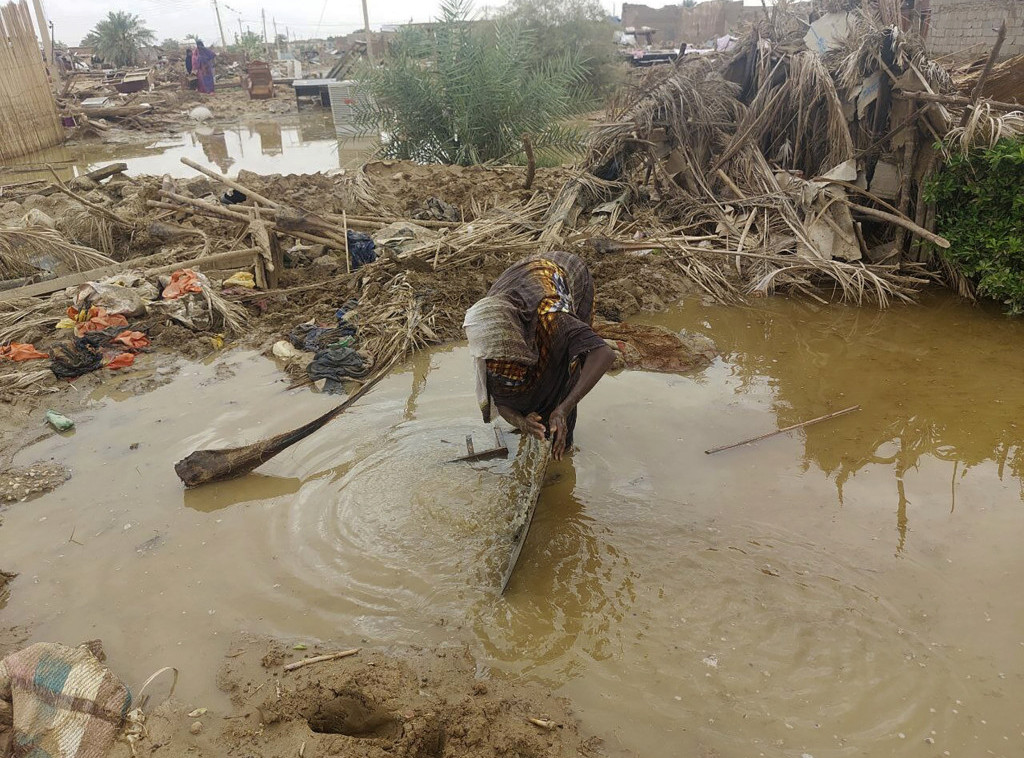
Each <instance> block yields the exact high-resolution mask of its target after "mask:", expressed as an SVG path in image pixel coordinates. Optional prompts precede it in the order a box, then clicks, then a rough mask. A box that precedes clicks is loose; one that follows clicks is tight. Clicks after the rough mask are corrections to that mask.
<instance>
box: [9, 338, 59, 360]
mask: <svg viewBox="0 0 1024 758" xmlns="http://www.w3.org/2000/svg"><path fill="white" fill-rule="evenodd" d="M49 357H50V356H48V355H47V354H46V353H40V352H39V351H38V350H36V349H35V347H34V346H33V345H29V344H27V343H25V342H12V343H11V344H9V345H0V358H9V359H10V360H12V361H33V360H36V359H37V358H49Z"/></svg>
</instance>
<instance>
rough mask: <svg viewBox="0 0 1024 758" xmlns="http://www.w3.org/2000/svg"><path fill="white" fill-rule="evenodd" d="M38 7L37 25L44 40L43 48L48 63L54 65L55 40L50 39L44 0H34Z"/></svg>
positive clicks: (40, 36) (35, 5)
mask: <svg viewBox="0 0 1024 758" xmlns="http://www.w3.org/2000/svg"><path fill="white" fill-rule="evenodd" d="M32 5H33V6H34V7H35V9H36V25H37V26H38V27H39V39H41V40H42V41H43V49H44V50H45V51H46V65H47V66H52V65H53V40H52V39H50V30H49V28H47V24H46V14H45V13H43V3H42V0H32Z"/></svg>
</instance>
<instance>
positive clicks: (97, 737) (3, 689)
mask: <svg viewBox="0 0 1024 758" xmlns="http://www.w3.org/2000/svg"><path fill="white" fill-rule="evenodd" d="M0 700H6V701H7V702H9V703H12V704H13V715H14V734H13V743H12V745H11V747H12V753H11V754H12V756H14V758H104V757H105V756H106V755H107V753H108V752H109V751H110V749H111V747H112V746H113V744H114V740H115V739H116V738H117V735H118V733H119V731H120V729H121V724H122V723H123V722H124V717H125V714H127V712H128V708H129V706H130V705H131V693H130V692H129V691H128V688H127V687H125V686H124V684H122V683H121V681H120V680H119V679H118V678H117V677H116V676H114V675H113V674H112V673H111V672H110V670H109V669H107V668H106V667H105V666H104V665H103V664H102V663H100V662H99V660H98V659H97V658H96V656H94V655H93V654H92V653H91V652H90V651H89V649H88V648H86V647H78V648H70V647H67V646H65V645H61V644H58V643H53V642H40V643H37V644H35V645H31V646H29V647H27V648H25V649H24V650H21V651H19V652H17V653H12V654H11V655H9V656H7V657H6V658H4V659H3V661H0Z"/></svg>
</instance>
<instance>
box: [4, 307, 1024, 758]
mask: <svg viewBox="0 0 1024 758" xmlns="http://www.w3.org/2000/svg"><path fill="white" fill-rule="evenodd" d="M647 320H653V321H656V322H658V323H663V324H667V325H671V326H672V327H676V328H684V327H685V328H687V329H690V330H694V331H700V332H703V333H706V334H708V335H710V336H711V337H713V338H714V339H715V340H716V342H717V343H718V346H719V348H720V349H721V351H722V357H721V358H720V359H718V360H717V361H716V362H715V363H714V364H713V365H712V366H711V367H709V368H708V369H707V370H705V371H703V372H701V373H700V374H697V375H694V376H690V377H678V376H665V375H656V374H644V373H629V372H627V373H621V374H618V375H615V376H611V377H608V378H606V379H605V380H604V381H602V382H601V383H600V384H599V385H598V387H597V388H596V389H595V390H594V392H593V393H592V394H591V396H589V397H588V398H587V399H586V400H585V401H584V402H583V404H582V406H581V412H580V420H579V425H578V427H577V442H578V444H579V446H580V447H579V450H578V451H577V452H576V453H575V455H574V456H573V457H572V458H571V460H567V461H565V462H562V463H559V464H553V465H552V466H551V468H550V470H549V480H550V483H549V484H548V486H547V487H546V488H545V489H544V491H543V493H542V495H541V499H540V503H539V506H538V510H537V516H536V520H535V522H534V527H533V530H532V532H531V533H530V537H529V540H528V542H527V544H526V546H525V549H524V551H523V555H522V558H521V560H520V564H519V567H518V570H517V573H516V575H515V576H514V577H513V579H512V583H511V585H510V587H509V592H508V593H507V595H506V596H505V597H500V596H498V595H497V593H496V591H495V587H496V584H497V582H498V578H499V576H500V570H501V564H502V561H503V559H504V555H505V553H506V551H507V549H508V544H507V541H506V538H507V535H506V534H505V531H504V529H503V527H504V525H505V524H506V523H507V522H506V519H507V509H508V502H507V500H508V487H507V482H508V476H507V472H508V469H509V465H510V464H509V463H508V462H504V461H496V462H491V463H485V464H479V465H476V466H475V467H470V466H468V465H445V464H444V463H443V461H445V460H447V459H449V458H452V457H455V456H457V455H459V454H461V453H462V451H463V449H464V447H463V446H464V438H465V436H466V434H469V433H473V434H475V435H476V437H477V439H478V449H479V447H480V446H481V442H486V441H487V440H489V439H490V437H489V434H490V432H489V430H488V429H487V428H486V427H484V426H483V424H482V423H480V421H479V419H478V417H477V416H476V411H475V406H476V404H475V402H474V399H473V383H472V380H471V374H470V370H469V356H468V354H467V352H466V350H465V348H463V347H458V346H457V347H453V348H446V349H440V350H437V351H435V352H433V353H431V354H429V355H428V354H423V355H420V356H419V357H417V358H416V359H415V360H413V361H412V362H411V363H410V364H409V365H408V366H407V367H406V368H405V369H404V370H403V371H401V372H400V373H398V374H397V375H395V376H393V377H392V378H390V379H388V380H387V381H386V382H384V383H383V384H382V385H380V387H379V388H378V389H376V390H374V391H373V392H372V393H371V394H370V395H369V396H367V397H366V398H365V399H364V400H362V401H360V403H359V404H358V405H357V406H356V407H355V408H354V409H353V410H352V411H350V412H349V413H348V414H347V415H345V416H344V417H342V418H341V419H339V420H338V421H336V422H334V423H333V424H332V425H330V426H328V427H327V428H325V429H324V430H322V431H321V432H319V433H318V434H316V435H314V436H313V437H312V438H310V439H308V440H306V441H304V442H302V443H301V444H299V445H297V446H296V447H295V448H293V449H291V450H288V451H287V452H286V453H284V454H282V455H281V456H279V457H278V458H276V459H274V460H273V461H271V462H269V463H268V464H266V465H265V466H263V467H262V468H261V469H260V471H259V473H258V474H255V475H251V476H249V477H247V478H245V479H242V480H240V481H236V482H229V483H224V484H219V485H215V486H211V487H208V488H204V489H200V490H197V491H190V492H185V491H183V489H182V487H181V485H180V484H179V482H178V481H177V479H176V478H175V475H174V472H173V470H172V464H173V462H174V461H175V460H177V459H179V458H181V457H182V456H184V455H185V454H187V453H188V452H190V451H191V450H194V449H196V448H199V447H211V446H219V445H227V444H233V443H238V442H240V441H253V440H255V439H257V438H260V437H263V436H266V435H268V434H270V433H273V432H279V431H282V430H284V429H287V428H291V427H293V426H295V425H297V424H298V423H299V422H301V421H304V420H306V419H308V418H311V417H312V416H314V415H315V414H317V413H319V412H321V411H322V410H324V409H325V408H327V407H328V406H330V405H331V404H332V402H333V400H332V399H331V398H327V397H321V396H317V395H315V394H312V393H310V392H308V391H306V390H297V391H289V390H288V389H287V385H286V383H284V382H283V381H282V380H281V374H280V373H279V371H278V370H277V368H276V367H275V365H274V364H273V363H272V362H271V361H268V360H267V359H264V358H262V357H259V356H257V355H253V354H251V353H244V352H233V353H228V354H226V355H223V356H221V357H219V358H218V359H216V360H214V361H212V362H210V363H207V364H185V365H183V366H182V369H181V372H180V373H179V374H178V375H177V377H176V378H175V379H174V380H173V381H172V382H170V383H169V384H167V385H165V386H163V387H161V388H159V389H156V390H154V391H153V392H151V393H149V394H146V395H142V396H133V395H130V394H129V393H127V392H124V391H121V390H119V389H118V387H117V385H116V384H112V385H110V386H109V387H108V388H107V389H106V390H105V391H104V392H103V394H102V395H98V396H97V397H96V401H97V402H96V403H95V405H94V407H93V408H92V409H91V410H90V411H89V412H88V413H86V414H84V415H81V416H80V417H79V418H77V421H78V426H77V429H76V431H75V432H74V433H73V434H71V435H70V436H67V437H59V436H53V437H50V438H48V439H46V440H44V441H42V442H39V443H37V444H35V445H33V446H32V447H30V448H28V449H26V450H24V451H22V452H21V453H20V454H19V455H18V457H17V459H16V461H15V463H16V464H28V463H31V462H33V461H36V460H39V459H48V458H51V457H52V458H55V459H56V460H58V461H60V462H64V463H66V464H67V465H68V466H69V467H70V468H71V469H72V470H73V473H74V477H73V479H72V480H71V481H70V482H68V483H67V484H66V485H64V486H62V487H61V488H59V489H58V490H56V491H54V492H53V493H50V494H48V495H46V496H43V497H41V498H39V499H37V500H34V501H31V502H28V503H23V504H17V505H15V506H13V507H11V508H10V509H9V510H8V511H7V512H6V513H5V514H4V525H3V526H2V527H0V540H2V544H3V560H2V566H0V567H2V568H5V569H8V570H16V571H18V572H20V574H21V575H20V577H19V578H18V579H16V580H15V581H14V583H13V584H12V586H11V600H10V602H9V604H8V605H7V607H6V608H5V609H4V610H3V611H2V613H0V622H2V623H3V624H5V625H9V624H31V625H32V636H33V638H34V639H39V640H51V639H55V640H62V641H65V642H78V641H80V640H83V639H90V638H95V637H99V638H102V639H103V641H104V644H105V647H106V650H107V652H108V654H109V656H110V664H111V665H112V666H113V667H114V670H115V671H118V672H119V673H121V674H123V675H124V676H126V678H127V679H128V680H129V682H130V683H131V684H132V685H133V686H135V687H137V686H138V684H139V683H140V682H141V681H142V680H143V679H144V678H145V677H146V676H147V675H148V674H150V673H151V672H153V671H154V670H156V669H157V668H160V667H162V666H166V665H173V666H176V667H178V668H179V669H180V670H181V674H182V679H181V684H180V685H179V694H180V695H181V697H182V698H183V699H184V700H186V701H187V702H188V703H194V704H195V705H196V706H206V707H211V708H214V707H218V706H222V705H223V700H222V699H221V698H222V697H223V696H222V695H220V694H219V693H218V692H217V691H216V687H215V683H214V676H213V673H214V672H215V671H216V668H217V667H218V665H219V664H220V662H221V661H223V656H224V654H225V653H226V652H227V648H228V638H229V636H230V635H231V633H232V632H234V631H235V630H237V629H239V628H242V629H248V630H252V631H258V632H267V633H271V634H276V635H282V636H284V637H286V638H287V639H289V640H292V641H295V642H301V641H307V642H308V641H311V640H313V639H321V638H327V639H331V640H334V641H335V642H337V643H339V644H344V643H351V644H353V645H359V644H368V645H374V646H377V645H388V644H398V643H402V644H405V643H413V644H422V645H433V644H440V643H444V642H447V641H451V640H455V641H465V642H467V643H468V644H469V646H470V649H471V650H472V651H473V652H474V653H475V654H476V655H477V657H478V659H479V661H480V666H481V670H480V674H481V676H502V677H512V678H518V677H524V678H530V679H534V680H538V681H541V682H543V683H546V684H548V685H549V686H550V687H551V688H552V689H554V690H556V691H558V692H559V693H561V694H564V695H566V696H568V697H569V698H571V699H572V701H573V702H574V704H575V706H576V710H577V714H578V716H579V718H580V719H581V720H582V722H583V727H584V729H585V730H586V731H588V732H591V733H595V734H598V735H600V736H601V737H603V738H604V740H605V745H606V749H607V751H608V752H609V754H611V755H620V756H643V757H644V758H662V757H664V758H669V757H675V756H720V757H721V758H732V757H734V756H735V757H736V758H741V757H742V758H746V757H749V756H787V757H789V756H792V757H794V758H801V757H805V756H813V757H814V758H840V757H843V758H845V757H846V756H872V757H875V756H923V757H931V756H944V755H950V756H963V757H964V758H968V757H969V758H974V757H975V756H1003V757H1005V758H1009V757H1010V756H1020V755H1022V754H1024V711H1022V708H1021V702H1022V701H1024V592H1021V591H1020V588H1021V587H1022V586H1024V550H1022V549H1021V539H1022V535H1024V504H1022V486H1024V479H1022V477H1024V446H1022V426H1021V425H1022V424H1024V414H1022V409H1024V383H1022V378H1024V351H1022V350H1021V349H1020V347H1021V345H1022V343H1024V324H1021V323H1020V322H1015V321H1011V320H1009V319H1006V318H1004V317H1002V316H1000V315H998V314H996V313H993V312H989V311H986V310H982V309H978V308H971V307H969V306H965V305H961V304H958V303H957V302H954V301H952V300H947V299H944V298H932V299H929V300H927V301H926V304H925V305H924V306H923V307H915V308H893V309H891V310H889V311H886V312H877V311H874V310H870V309H867V308H864V309H855V308H846V307H841V306H833V307H824V306H817V305H809V304H806V303H801V302H794V301H790V300H785V299H781V298H777V299H771V300H767V301H762V302H757V303H755V304H752V305H750V306H748V307H705V306H701V305H700V304H698V303H693V304H690V305H687V306H685V307H684V308H682V309H681V310H679V311H676V312H673V313H671V314H661V315H658V316H657V317H649V318H648V319H647ZM146 364H147V361H146V360H142V361H140V362H139V363H138V364H137V365H141V366H142V370H144V369H145V366H146ZM136 376H138V372H137V373H136ZM130 378H131V377H126V379H130ZM55 403H56V407H57V409H58V410H59V399H58V400H56V401H55ZM854 404H860V405H861V406H862V410H861V411H859V412H857V413H854V414H851V415H848V416H845V417H842V418H838V419H835V420H834V421H830V422H827V423H824V424H821V425H818V426H814V427H811V428H808V429H806V430H804V431H799V432H794V433H791V434H788V435H785V436H781V437H776V438H774V439H770V440H766V441H764V442H761V443H759V444H757V445H754V446H749V447H743V448H739V449H735V450H731V451H728V452H724V453H721V454H718V455H714V456H708V455H705V454H704V450H705V449H707V448H709V447H712V446H714V445H719V444H726V443H729V442H734V441H737V440H741V439H743V438H746V437H751V436H754V435H757V434H760V433H762V432H765V431H769V430H771V429H774V428H776V427H778V426H786V425H789V424H793V423H796V422H798V421H801V420H805V419H809V418H813V417H816V416H820V415H822V414H824V413H828V412H830V411H834V410H839V409H841V408H844V407H847V406H850V405H854ZM133 443H138V445H137V448H136V449H132V447H133Z"/></svg>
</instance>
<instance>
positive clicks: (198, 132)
mask: <svg viewBox="0 0 1024 758" xmlns="http://www.w3.org/2000/svg"><path fill="white" fill-rule="evenodd" d="M370 149H371V142H370V141H369V140H365V139H352V138H345V139H342V138H339V137H338V136H337V135H336V134H335V133H334V126H333V122H332V121H331V118H330V113H326V114H324V113H320V112H312V113H309V114H305V115H303V116H301V117H299V118H297V119H291V120H289V121H286V122H281V121H268V120H263V121H252V122H248V123H243V124H240V125H239V126H238V127H236V128H229V129H221V128H219V127H217V128H214V127H209V126H204V125H199V126H196V127H195V128H193V129H192V130H190V131H188V132H185V133H183V134H179V135H176V136H174V137H172V138H164V139H155V140H153V141H152V142H150V143H146V144H138V143H135V144H102V143H88V142H87V143H83V144H79V145H75V146H73V147H70V148H69V147H58V148H52V149H50V150H46V151H43V152H40V153H36V154H33V155H29V156H25V157H23V158H19V159H17V161H16V162H14V165H12V166H8V167H7V169H4V167H3V165H2V164H0V184H14V183H18V182H27V181H33V180H36V179H42V178H46V177H48V176H49V173H48V172H47V170H46V166H45V164H47V163H50V164H52V165H54V168H55V169H57V171H58V173H59V174H60V175H61V177H62V178H63V179H65V180H68V179H71V178H73V177H74V176H78V175H80V174H82V173H85V172H86V171H90V170H92V169H95V168H98V167H100V166H104V165H106V164H108V163H111V162H114V161H124V162H125V163H127V164H128V174H130V175H132V176H137V175H140V174H152V175H156V176H162V175H164V174H170V175H171V176H172V177H183V178H189V177H193V176H195V175H196V173H195V171H193V170H192V169H190V168H188V167H187V166H185V165H183V164H182V163H181V158H183V157H185V158H190V159H192V160H194V161H196V162H198V163H200V164H201V165H204V166H207V167H209V168H212V169H215V170H217V171H220V172H221V173H223V174H227V175H229V176H237V174H238V172H239V171H241V170H243V169H244V170H246V171H254V172H256V173H260V174H311V173H316V172H326V171H329V170H331V169H337V168H353V167H355V166H357V165H359V164H360V163H361V162H363V161H364V160H366V158H367V156H368V154H369V152H370Z"/></svg>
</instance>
